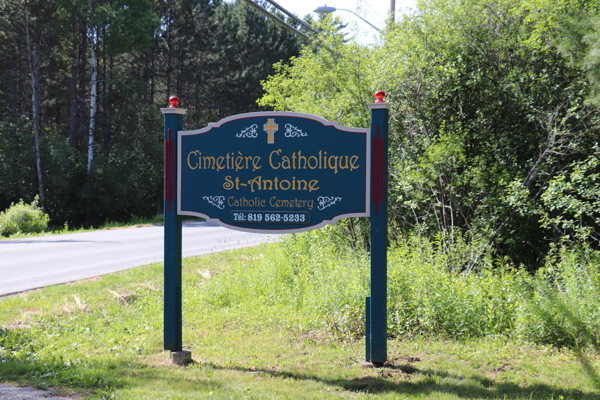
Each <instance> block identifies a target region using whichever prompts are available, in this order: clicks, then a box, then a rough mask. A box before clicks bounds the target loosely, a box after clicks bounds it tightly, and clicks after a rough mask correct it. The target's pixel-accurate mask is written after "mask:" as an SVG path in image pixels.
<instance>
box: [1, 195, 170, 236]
mask: <svg viewBox="0 0 600 400" xmlns="http://www.w3.org/2000/svg"><path fill="white" fill-rule="evenodd" d="M49 222H50V217H49V215H48V214H46V213H45V212H44V211H43V210H42V209H41V208H40V207H39V205H38V198H37V196H36V198H35V199H34V200H33V201H32V202H31V204H27V203H25V202H24V201H23V200H22V199H21V200H20V201H19V203H16V204H15V203H13V204H11V206H10V207H9V208H8V209H6V210H5V211H0V240H2V239H19V238H24V237H32V236H43V235H61V234H66V233H75V232H88V231H94V230H102V229H116V228H124V227H130V226H144V225H155V224H162V223H164V214H158V215H155V216H154V217H152V218H138V217H133V218H131V219H130V220H129V221H127V222H116V221H107V222H105V223H103V224H102V225H100V226H99V227H97V228H94V227H93V226H90V227H89V228H87V229H85V228H78V229H70V228H69V226H68V225H66V224H65V225H64V226H62V227H57V226H48V225H49Z"/></svg>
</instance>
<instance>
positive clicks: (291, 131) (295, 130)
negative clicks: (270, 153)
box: [284, 124, 308, 137]
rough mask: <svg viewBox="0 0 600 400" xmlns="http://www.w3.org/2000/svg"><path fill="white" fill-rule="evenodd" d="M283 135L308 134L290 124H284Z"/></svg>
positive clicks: (301, 135)
mask: <svg viewBox="0 0 600 400" xmlns="http://www.w3.org/2000/svg"><path fill="white" fill-rule="evenodd" d="M284 135H285V137H303V136H308V133H306V132H302V130H301V129H299V128H296V127H295V126H293V125H292V124H285V133H284Z"/></svg>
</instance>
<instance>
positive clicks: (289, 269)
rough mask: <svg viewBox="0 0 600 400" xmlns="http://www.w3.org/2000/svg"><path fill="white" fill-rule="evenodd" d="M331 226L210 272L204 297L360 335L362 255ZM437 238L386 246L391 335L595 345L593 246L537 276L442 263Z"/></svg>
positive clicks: (597, 284) (599, 342) (599, 290)
mask: <svg viewBox="0 0 600 400" xmlns="http://www.w3.org/2000/svg"><path fill="white" fill-rule="evenodd" d="M331 230H333V228H327V229H322V230H319V231H315V232H310V233H306V234H300V235H291V236H289V237H286V239H285V241H284V242H283V243H282V244H274V245H272V247H271V250H270V251H269V252H268V253H266V254H265V257H264V258H261V259H258V260H253V262H252V263H249V264H242V265H239V266H233V267H232V268H231V270H229V271H228V272H227V273H226V274H222V275H219V276H216V277H214V278H212V282H211V284H210V285H209V286H207V287H206V292H205V301H206V302H207V303H209V304H211V305H213V306H215V307H223V308H236V307H242V308H243V307H248V308H251V309H262V308H264V309H265V310H266V309H268V308H269V307H275V308H277V307H285V308H288V307H289V308H291V309H293V310H295V312H296V313H298V314H299V315H301V317H299V318H307V319H308V322H307V323H308V324H309V328H326V329H327V330H329V331H330V332H331V333H333V334H334V335H336V336H338V337H340V338H359V337H361V336H362V335H363V334H364V301H365V300H364V299H365V296H366V295H367V294H368V293H369V287H368V282H369V277H368V275H369V267H368V265H369V263H368V256H367V254H366V252H364V251H360V250H359V251H348V248H347V246H346V245H345V244H344V243H340V242H336V240H331V235H330V233H331V232H330V231H331ZM434 241H435V240H434ZM435 245H436V243H432V241H430V240H427V239H424V238H422V237H417V236H411V237H410V238H408V239H407V240H405V241H402V242H399V243H397V244H396V245H395V246H393V247H392V248H391V249H390V252H389V260H388V294H389V297H388V334H389V335H390V336H392V337H407V336H416V335H433V336H442V337H447V338H453V339H459V340H460V339H466V338H474V337H484V336H489V335H499V336H502V337H508V338H511V339H518V340H525V341H528V342H532V343H539V344H551V345H555V346H568V347H578V346H586V345H591V346H595V347H598V346H600V314H599V313H600V253H598V252H593V251H571V250H566V249H562V250H561V251H557V252H556V254H555V256H554V257H553V258H551V259H548V260H547V262H546V263H545V265H544V267H543V268H541V269H540V270H539V271H537V273H536V274H535V275H531V274H529V273H527V272H526V271H524V270H522V269H515V268H512V267H511V266H510V265H506V264H504V265H503V264H498V263H494V268H492V267H489V268H485V269H484V270H482V271H480V272H475V271H471V272H468V273H458V272H455V271H450V270H449V269H448V267H449V266H450V265H452V263H453V260H452V256H453V255H454V252H453V253H452V254H444V253H442V252H438V251H433V250H432V249H433V248H435ZM437 245H438V246H439V243H437ZM488 261H489V262H490V264H491V260H488Z"/></svg>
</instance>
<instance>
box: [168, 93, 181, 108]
mask: <svg viewBox="0 0 600 400" xmlns="http://www.w3.org/2000/svg"><path fill="white" fill-rule="evenodd" d="M179 103H181V100H179V97H177V96H171V97H169V108H177V105H178V104H179Z"/></svg>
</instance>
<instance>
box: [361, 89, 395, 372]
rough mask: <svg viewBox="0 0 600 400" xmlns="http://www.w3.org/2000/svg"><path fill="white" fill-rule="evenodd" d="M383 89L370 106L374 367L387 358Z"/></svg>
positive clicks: (369, 335) (369, 313)
mask: <svg viewBox="0 0 600 400" xmlns="http://www.w3.org/2000/svg"><path fill="white" fill-rule="evenodd" d="M384 96H385V94H384V92H383V91H378V92H376V93H375V97H376V101H375V103H371V104H369V108H370V109H371V115H372V117H371V118H372V121H371V296H370V297H369V298H367V300H366V302H365V304H366V306H367V307H368V309H367V310H365V314H366V324H368V325H370V326H368V327H366V328H367V329H365V342H366V343H365V353H366V354H365V358H366V361H370V362H371V363H373V365H375V366H381V365H382V364H383V363H384V362H386V361H387V359H388V358H387V241H388V237H387V234H388V232H387V225H388V211H387V202H388V193H387V192H388V191H387V186H388V116H389V104H388V103H386V102H385V101H384V100H383V99H384Z"/></svg>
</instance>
